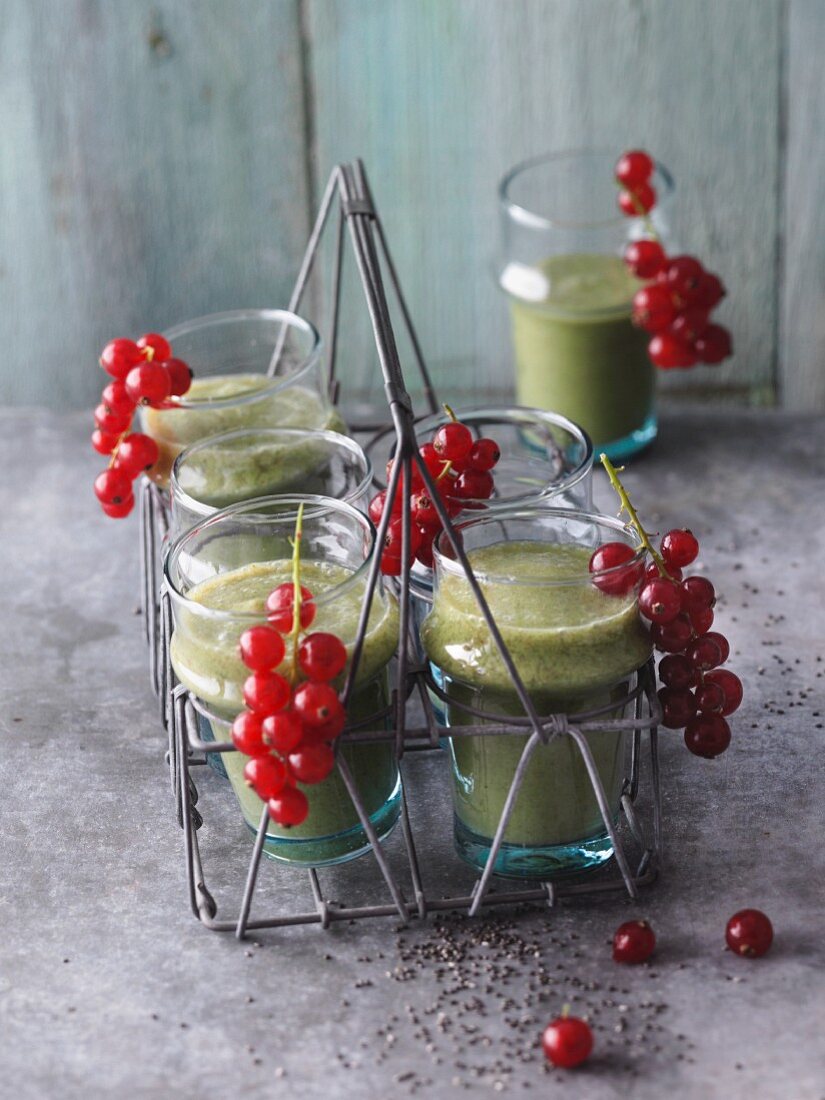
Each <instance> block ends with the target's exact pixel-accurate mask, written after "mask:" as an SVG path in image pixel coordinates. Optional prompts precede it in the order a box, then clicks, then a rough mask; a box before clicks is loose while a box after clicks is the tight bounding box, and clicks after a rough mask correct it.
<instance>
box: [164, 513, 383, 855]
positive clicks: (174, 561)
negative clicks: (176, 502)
mask: <svg viewBox="0 0 825 1100" xmlns="http://www.w3.org/2000/svg"><path fill="white" fill-rule="evenodd" d="M301 503H303V504H304V508H305V511H304V517H303V535H302V539H301V581H302V584H303V585H304V586H305V587H306V588H308V589H309V590H310V591H311V592H312V594H313V597H314V602H315V605H316V607H317V612H316V615H315V619H314V621H313V623H312V625H311V630H312V631H328V632H330V633H333V634H336V635H337V636H338V637H339V638H341V640H342V641H343V642H344V644H345V645H346V647H347V649H348V650H349V652H350V654H351V652H352V646H353V643H354V641H355V637H356V633H357V628H358V621H359V616H360V613H361V606H362V603H363V599H364V595H365V588H366V580H367V567H368V562H369V559H370V556H371V555H372V553H373V550H374V542H375V532H374V529H373V527H372V525H371V523H370V521H369V520H368V519H367V517H366V516H364V515H363V514H362V513H360V512H358V511H357V510H356V509H355V508H353V507H352V506H351V505H349V504H346V503H344V502H343V501H336V500H332V499H330V498H327V497H317V496H309V495H305V496H292V497H269V498H261V499H259V500H253V501H248V502H245V503H243V504H238V505H233V506H232V507H230V508H225V509H223V510H221V511H219V512H216V513H215V514H214V515H213V516H211V517H210V518H209V519H207V520H205V521H204V522H203V523H202V524H200V525H198V526H197V527H194V528H192V529H190V530H189V531H187V532H186V533H185V534H183V535H182V536H180V537H179V538H178V539H177V540H176V542H175V543H174V544H173V545H172V547H171V548H170V551H169V553H168V555H167V558H166V563H165V574H166V583H167V586H168V588H169V591H170V595H171V601H172V612H173V618H174V633H173V635H172V641H171V658H172V666H173V668H174V671H175V675H176V676H177V678H178V679H179V680H180V682H181V683H182V684H184V685H185V686H186V687H187V688H188V689H189V690H190V691H191V692H192V693H193V695H194V696H195V697H196V698H197V699H199V700H200V701H201V702H202V703H203V704H205V707H206V709H208V711H209V713H210V714H212V715H214V717H213V718H212V719H211V720H210V724H211V727H212V729H211V734H212V736H213V737H214V738H215V740H218V741H228V740H230V739H231V735H230V726H231V723H232V719H233V718H234V717H235V715H237V714H238V713H239V711H241V710H242V709H243V706H244V704H243V694H242V692H243V681H244V679H245V678H246V676H247V675H248V670H247V669H246V668H245V666H244V665H243V663H242V662H241V660H240V655H239V649H238V639H239V637H240V635H241V633H242V632H243V631H244V630H245V629H246V628H247V627H249V626H252V625H254V624H257V623H263V622H265V621H266V616H265V601H266V597H267V596H268V595H269V593H270V592H271V591H272V589H273V588H275V587H277V586H278V585H279V584H282V583H283V582H284V581H288V580H291V579H292V560H291V559H292V546H291V544H290V540H291V539H292V537H293V534H294V530H295V520H296V514H297V509H298V507H299V505H300V504H301ZM274 505H277V507H278V509H279V510H278V511H277V512H273V511H271V508H272V507H273V506H274ZM268 509H269V512H268ZM397 640H398V611H397V606H396V603H395V600H394V599H393V597H392V596H391V595H390V594H389V593H388V592H387V591H386V590H385V589H384V587H383V586H382V584H381V583H380V582H379V584H378V587H377V588H376V591H375V596H374V599H373V604H372V610H371V613H370V617H369V621H368V624H367V632H366V636H365V640H364V647H363V651H362V655H361V659H360V661H359V664H358V670H357V678H356V681H355V691H354V694H353V696H352V698H351V700H350V704H349V708H348V719H349V721H350V722H357V721H360V720H366V719H368V718H370V717H371V716H376V718H375V722H376V727H381V726H383V724H384V722H385V719H384V718H383V717H381V715H382V712H383V711H384V710H385V709H386V707H387V703H388V700H389V686H388V670H387V665H388V662H389V661H390V659H391V658H392V657H393V655H394V653H395V650H396V645H397ZM285 661H286V658H285ZM280 671H281V672H286V671H287V669H286V666H285V665H284V666H282V668H281V669H280ZM334 686H336V687H338V688H340V687H342V686H343V676H342V678H341V679H340V680H339V681H335V682H334ZM376 727H373V728H376ZM344 738H346V735H344ZM339 751H340V752H341V753H342V754H343V756H344V757H345V759H346V761H347V763H348V764H349V767H350V769H351V772H352V775H353V778H354V780H355V783H356V785H357V787H358V790H359V792H360V794H361V798H362V800H363V802H364V804H365V807H366V810H367V812H368V813H369V816H370V818H371V820H372V822H373V825H374V826H375V830H376V832H377V834H378V836H379V837H382V836H385V835H386V834H387V833H388V832H389V831H390V830H391V829H392V827H393V825H394V824H395V822H396V820H397V818H398V813H399V808H400V791H401V786H400V779H399V772H398V765H397V762H396V759H395V752H394V747H393V745H392V743H391V742H390V741H387V742H383V741H382V742H377V743H371V744H351V745H347V744H346V743H342V744H341V746H340V749H339ZM222 759H223V763H224V765H225V767H226V771H227V774H228V777H229V780H230V783H231V784H232V787H233V790H234V792H235V795H236V796H237V799H238V802H239V803H240V808H241V812H242V814H243V817H244V820H245V821H246V823H247V825H248V826H249V827H250V829H252V830H257V829H258V826H259V824H260V819H261V812H262V808H263V807H262V803H261V801H260V800H259V798H258V797H257V795H256V794H254V792H253V791H252V790H251V789H250V788H249V787H247V786H246V784H245V783H244V779H243V769H244V765H245V764H246V760H247V757H245V756H244V755H243V754H241V753H240V752H229V753H224V754H223V755H222ZM305 791H306V795H307V798H308V800H309V816H308V817H307V819H306V821H305V822H304V823H303V824H302V825H298V826H295V827H293V828H291V829H283V828H281V827H280V826H278V825H276V824H275V823H274V822H272V821H270V822H269V826H268V831H267V839H266V842H265V846H264V851H265V852H266V854H267V855H269V856H270V857H272V858H273V859H276V860H280V861H282V862H285V863H291V864H295V865H299V866H316V867H317V866H320V865H323V864H328V863H340V862H343V861H345V860H348V859H352V858H354V857H355V856H358V855H360V854H361V853H362V852H364V851H366V850H368V847H369V844H368V840H367V837H366V834H365V832H364V829H363V827H362V825H361V823H360V821H359V817H358V814H357V812H356V810H355V807H354V805H353V803H352V800H351V798H350V796H349V794H348V793H347V790H346V788H345V786H344V783H343V781H342V779H341V778H340V775H339V773H338V771H337V769H335V770H334V771H333V772H332V773H331V774H330V775H329V776H328V777H327V779H325V780H324V781H323V782H321V783H318V784H315V785H313V786H310V787H307V788H305Z"/></svg>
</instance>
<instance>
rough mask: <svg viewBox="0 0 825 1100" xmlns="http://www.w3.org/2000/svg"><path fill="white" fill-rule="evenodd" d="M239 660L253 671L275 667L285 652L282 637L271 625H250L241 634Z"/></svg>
mask: <svg viewBox="0 0 825 1100" xmlns="http://www.w3.org/2000/svg"><path fill="white" fill-rule="evenodd" d="M239 646H240V650H241V660H242V661H243V663H244V664H245V665H246V667H247V668H249V669H251V670H252V671H253V672H268V671H269V670H270V669H273V668H277V667H278V665H279V664H280V663H281V661H283V659H284V654H285V653H286V646H285V645H284V639H283V637H282V636H281V635H280V634H279V633H278V631H277V630H274V629H273V628H272V627H271V626H250V627H249V629H248V630H245V631H244V632H243V634H241V638H240V642H239Z"/></svg>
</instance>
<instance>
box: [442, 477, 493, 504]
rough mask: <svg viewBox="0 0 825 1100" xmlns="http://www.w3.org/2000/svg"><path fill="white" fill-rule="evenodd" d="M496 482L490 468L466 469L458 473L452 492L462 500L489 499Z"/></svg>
mask: <svg viewBox="0 0 825 1100" xmlns="http://www.w3.org/2000/svg"><path fill="white" fill-rule="evenodd" d="M494 488H495V483H494V482H493V475H492V474H491V473H490V471H489V470H472V469H471V470H465V471H464V472H463V473H461V474H459V475H458V478H457V479H456V482H455V484H454V485H453V487H452V492H453V494H454V495H455V496H457V497H458V498H459V499H461V500H489V499H490V497H491V496H492V495H493V489H494Z"/></svg>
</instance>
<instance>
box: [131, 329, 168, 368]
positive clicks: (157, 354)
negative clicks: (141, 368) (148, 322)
mask: <svg viewBox="0 0 825 1100" xmlns="http://www.w3.org/2000/svg"><path fill="white" fill-rule="evenodd" d="M137 346H138V347H139V348H140V349H141V351H143V352H144V355H145V352H146V349H147V348H151V349H152V355H151V359H152V360H153V361H154V362H156V363H162V362H163V361H164V360H166V359H169V358H170V357H171V355H172V345H171V344H170V343H169V341H168V340H167V339H165V337H163V336H161V335H160V334H159V333H157V332H147V333H144V335H143V336H141V338H140V339H139V340H138V342H137ZM146 358H149V357H148V356H146Z"/></svg>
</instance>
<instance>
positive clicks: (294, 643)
mask: <svg viewBox="0 0 825 1100" xmlns="http://www.w3.org/2000/svg"><path fill="white" fill-rule="evenodd" d="M303 529H304V506H303V504H299V505H298V515H297V517H296V519H295V538H294V539H293V540H292V586H293V592H294V595H293V597H292V630H291V631H290V634H289V642H290V648H291V650H292V661H291V668H290V671H289V679H290V681H291V683H292V686H293V687H294V686H295V684H296V682H297V680H298V639H299V637H300V634H301V603H302V600H303V597H302V595H301V537H302V535H303Z"/></svg>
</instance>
